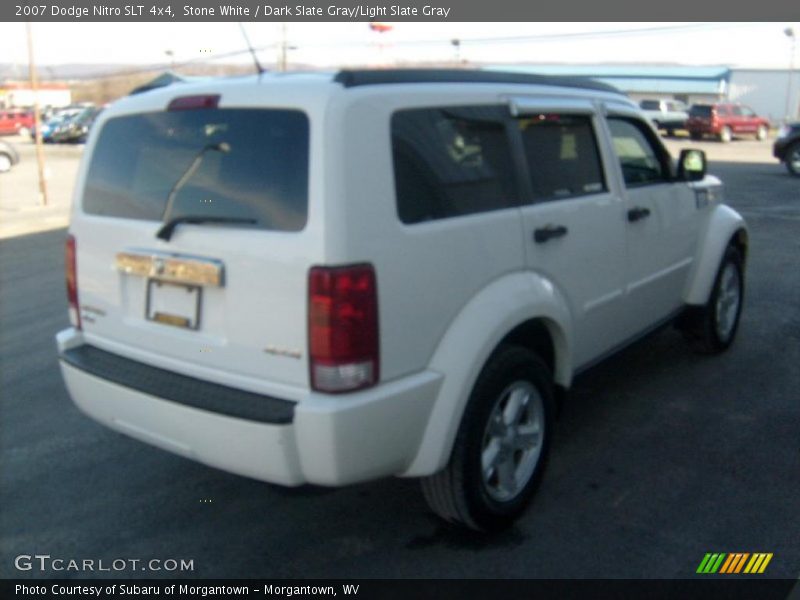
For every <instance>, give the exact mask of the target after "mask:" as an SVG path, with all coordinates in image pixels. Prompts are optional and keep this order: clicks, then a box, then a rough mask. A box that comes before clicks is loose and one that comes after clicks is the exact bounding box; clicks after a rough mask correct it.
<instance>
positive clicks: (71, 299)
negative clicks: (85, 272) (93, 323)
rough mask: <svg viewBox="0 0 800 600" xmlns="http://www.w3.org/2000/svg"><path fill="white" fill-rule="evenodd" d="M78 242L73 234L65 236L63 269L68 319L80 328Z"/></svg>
mask: <svg viewBox="0 0 800 600" xmlns="http://www.w3.org/2000/svg"><path fill="white" fill-rule="evenodd" d="M77 256H78V242H77V241H76V240H75V236H73V235H68V236H67V244H66V246H65V248H64V263H65V264H64V267H65V269H64V271H65V274H66V279H67V302H68V303H69V320H70V323H72V325H73V327H75V328H76V329H80V328H81V313H80V308H79V306H78V267H77Z"/></svg>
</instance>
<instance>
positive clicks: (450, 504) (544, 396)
mask: <svg viewBox="0 0 800 600" xmlns="http://www.w3.org/2000/svg"><path fill="white" fill-rule="evenodd" d="M553 414H554V400H553V382H552V375H551V374H550V370H549V369H548V368H547V366H546V365H545V364H544V362H542V360H541V359H540V358H539V357H538V356H537V355H536V354H534V353H533V352H531V351H530V350H527V349H525V348H522V347H519V346H501V347H500V348H499V349H498V350H497V351H496V352H495V354H494V355H493V356H492V358H491V359H490V360H489V362H488V363H487V364H486V366H485V367H484V369H483V371H482V372H481V374H480V376H479V377H478V381H477V383H476V384H475V387H474V389H473V391H472V394H471V395H470V398H469V401H468V403H467V407H466V409H465V411H464V416H463V418H462V421H461V426H460V428H459V430H458V434H457V436H456V440H455V443H454V446H453V452H452V454H451V456H450V461H449V463H448V464H447V466H446V467H445V468H444V469H443V470H442V471H440V472H438V473H436V474H434V475H432V476H430V477H426V478H425V479H423V480H422V491H423V494H424V495H425V499H426V500H427V502H428V505H429V506H430V508H431V509H432V510H433V511H434V512H435V513H436V514H437V515H439V516H440V517H442V518H443V519H445V520H446V521H449V522H451V523H455V524H458V525H463V526H466V527H469V528H471V529H475V530H478V531H490V530H496V529H500V528H503V527H506V526H508V525H510V524H511V523H512V522H513V521H514V520H515V519H516V518H517V517H518V516H519V515H520V514H521V513H522V512H523V511H524V510H525V508H526V506H527V505H528V503H529V502H530V499H531V496H532V495H533V493H534V491H535V490H536V488H537V487H538V485H539V482H540V480H541V477H542V473H543V471H544V466H545V462H546V459H547V452H548V448H549V445H550V437H551V431H552V419H553Z"/></svg>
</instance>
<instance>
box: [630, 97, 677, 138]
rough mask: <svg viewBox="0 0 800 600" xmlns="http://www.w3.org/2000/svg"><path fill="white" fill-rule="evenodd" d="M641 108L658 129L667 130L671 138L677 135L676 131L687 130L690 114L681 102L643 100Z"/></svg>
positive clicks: (640, 103) (640, 104)
mask: <svg viewBox="0 0 800 600" xmlns="http://www.w3.org/2000/svg"><path fill="white" fill-rule="evenodd" d="M639 107H640V108H641V109H642V111H643V112H644V114H645V115H646V116H647V117H648V118H649V119H650V120H651V121H652V122H653V125H655V127H656V129H666V131H667V135H669V136H672V135H675V130H676V129H685V128H686V120H687V119H688V118H689V113H688V112H687V110H686V105H685V104H684V103H683V102H681V101H680V100H642V101H641V102H639Z"/></svg>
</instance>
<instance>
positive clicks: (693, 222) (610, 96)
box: [57, 70, 748, 530]
mask: <svg viewBox="0 0 800 600" xmlns="http://www.w3.org/2000/svg"><path fill="white" fill-rule="evenodd" d="M705 170H706V163H705V155H704V154H703V153H702V152H701V151H698V150H684V151H683V153H682V154H681V157H680V159H679V160H678V161H677V165H675V164H673V161H672V159H671V158H670V156H669V154H668V153H667V151H666V150H665V149H664V147H663V146H662V144H661V142H660V141H659V139H658V136H657V135H656V133H655V132H654V130H653V128H652V126H651V125H650V124H649V123H648V121H647V120H646V118H645V117H644V116H643V115H642V113H641V111H640V110H639V108H637V107H636V106H635V105H634V104H633V103H632V102H630V101H629V100H628V99H627V98H626V97H624V96H623V95H621V94H619V93H618V92H616V90H614V89H613V88H610V87H608V86H605V85H603V84H599V83H594V82H591V81H588V80H576V79H570V78H561V77H545V76H533V75H519V74H506V73H499V72H471V71H446V70H444V71H426V70H408V71H342V72H340V73H338V74H293V75H262V76H257V77H252V78H249V77H248V78H244V79H234V80H227V81H212V82H207V83H197V84H187V85H181V86H170V87H167V88H164V89H161V90H156V91H150V92H148V93H144V94H139V95H137V96H134V97H130V98H127V99H124V100H122V101H120V102H117V103H116V104H114V105H113V106H112V107H111V108H109V109H108V110H107V111H105V112H104V113H103V115H102V116H101V117H100V119H99V121H98V123H97V124H96V127H95V129H94V130H93V131H92V133H91V135H90V139H89V142H88V145H87V148H86V155H85V159H84V161H83V163H82V166H81V169H80V173H79V176H78V182H77V190H76V195H75V202H74V209H73V214H72V221H71V225H70V230H69V237H68V241H67V248H66V254H67V288H68V296H69V306H70V312H71V321H72V327H70V328H69V329H67V330H65V331H62V332H61V333H59V334H58V337H57V341H58V347H59V352H60V364H61V369H62V372H63V376H64V379H65V381H66V385H67V387H68V389H69V392H70V394H71V396H72V398H73V399H74V401H75V403H76V404H77V405H78V406H79V407H80V408H81V409H82V410H83V411H84V412H86V413H87V414H88V415H90V416H91V417H93V418H94V419H96V420H98V421H100V422H101V423H104V424H106V425H108V426H109V427H112V428H114V429H116V430H118V431H120V432H123V433H126V434H128V435H130V436H133V437H135V438H138V439H140V440H143V441H145V442H148V443H150V444H154V445H156V446H160V447H161V448H164V449H166V450H169V451H171V452H175V453H178V454H181V455H184V456H187V457H190V458H193V459H195V460H198V461H201V462H203V463H206V464H208V465H212V466H215V467H218V468H221V469H225V470H227V471H231V472H234V473H239V474H242V475H246V476H249V477H254V478H256V479H261V480H265V481H270V482H274V483H278V484H283V485H287V486H296V485H300V484H303V483H306V482H309V483H314V484H320V485H330V486H336V485H345V484H349V483H352V482H358V481H364V480H369V479H374V478H378V477H383V476H388V475H396V476H402V477H420V478H422V484H423V491H424V494H425V497H426V499H427V500H428V502H429V504H430V506H431V507H432V509H433V510H434V511H435V512H436V513H438V514H439V515H441V516H442V517H443V518H445V519H447V520H449V521H452V522H456V523H460V524H463V525H466V526H468V527H472V528H474V529H480V530H489V529H493V528H497V527H501V526H503V525H506V524H508V523H510V522H511V521H512V520H513V519H514V518H515V517H517V516H518V515H519V514H520V513H521V512H522V510H523V509H524V507H525V505H526V504H527V502H528V500H529V499H530V497H531V495H532V493H533V491H534V489H535V487H536V486H537V485H538V483H539V481H540V479H541V476H542V471H543V468H544V465H545V460H546V457H547V452H548V447H549V445H550V441H551V437H552V430H553V425H552V423H553V415H554V401H555V398H557V397H558V396H559V393H560V392H562V391H563V390H565V389H567V388H568V387H569V386H570V382H571V381H572V379H573V377H574V375H575V374H576V373H577V372H579V371H580V370H582V369H584V368H586V367H587V366H589V365H591V364H594V363H595V362H597V361H598V360H600V359H601V358H603V357H604V356H606V355H608V354H610V353H611V352H613V351H615V350H617V349H619V348H621V347H622V346H624V345H625V344H627V343H629V342H631V341H632V340H635V339H638V338H639V337H641V336H642V335H643V334H645V333H647V332H649V331H652V330H653V329H654V328H656V327H658V326H660V325H662V324H664V323H668V322H675V320H676V319H677V320H678V322H679V324H680V326H681V328H682V329H683V330H684V332H685V335H686V336H687V337H688V338H689V339H690V341H691V342H692V343H693V344H694V345H695V346H696V347H697V348H699V349H701V350H703V351H706V352H719V351H722V350H724V349H726V348H727V347H728V346H729V345H730V344H731V342H732V341H733V339H734V336H735V334H736V330H737V324H738V321H739V315H740V312H741V309H742V299H743V290H744V273H743V270H744V263H745V256H746V253H747V242H748V236H747V229H746V226H745V223H744V222H743V220H742V218H741V217H740V216H739V215H738V214H737V213H736V212H735V211H733V210H732V209H731V208H729V207H727V206H726V205H725V204H723V202H722V187H721V184H720V182H719V180H717V179H716V178H714V177H712V176H710V175H706V173H705Z"/></svg>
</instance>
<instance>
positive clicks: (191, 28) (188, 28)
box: [0, 22, 800, 69]
mask: <svg viewBox="0 0 800 600" xmlns="http://www.w3.org/2000/svg"><path fill="white" fill-rule="evenodd" d="M392 25H393V30H392V31H390V32H388V33H384V34H380V33H376V32H373V31H371V30H370V29H369V27H368V24H367V23H352V22H349V23H299V22H294V23H292V22H290V23H287V24H285V26H282V25H281V24H278V23H273V22H270V23H263V22H260V23H246V24H245V25H244V27H245V28H246V31H247V34H248V36H249V37H250V40H251V41H252V44H253V46H255V47H257V48H263V49H262V50H259V52H258V55H259V57H260V59H261V61H262V62H263V63H265V64H267V63H271V62H273V61H274V60H275V59H276V56H277V49H276V45H277V44H278V43H279V41H280V40H281V38H282V35H283V34H284V29H282V27H285V36H286V39H287V42H288V44H289V46H290V47H292V48H293V49H291V50H290V51H289V62H290V66H291V63H292V62H298V63H306V64H312V65H317V66H345V65H348V64H364V63H365V62H366V63H372V64H376V65H378V64H380V65H386V64H393V63H397V62H399V61H417V60H435V61H447V60H454V59H455V58H456V48H455V46H454V45H453V44H452V43H451V40H453V39H459V40H461V45H460V49H459V51H460V58H461V59H465V60H473V61H481V62H490V63H496V64H503V63H512V62H520V61H524V62H539V63H625V64H636V63H671V64H685V65H726V66H738V67H753V68H779V69H786V68H788V67H789V64H790V59H791V56H792V43H791V42H792V39H791V38H790V37H789V36H787V35H785V33H784V30H785V29H786V28H787V27H790V28H792V29H793V31H794V32H795V35H797V36H800V24H799V23H776V22H772V23H642V22H637V23H392ZM33 31H34V40H35V46H34V48H35V55H36V61H37V63H38V64H40V65H58V64H67V63H90V64H91V63H106V64H108V63H123V64H153V63H165V64H169V63H170V61H174V62H175V63H176V64H181V63H185V62H189V61H218V62H246V61H249V60H250V59H249V56H248V55H247V54H240V55H238V56H228V54H229V53H232V52H236V51H242V50H243V49H245V48H246V45H245V42H244V38H243V37H242V34H241V31H240V28H239V25H238V24H236V23H85V22H77V23H35V24H34V25H33ZM168 53H172V54H171V55H170V54H168ZM797 55H798V53H797V49H796V48H795V55H794V62H795V67H798V66H800V59H798V56H797ZM27 61H28V56H27V46H26V38H25V27H24V25H23V24H20V23H0V62H11V63H18V64H26V63H27Z"/></svg>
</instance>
